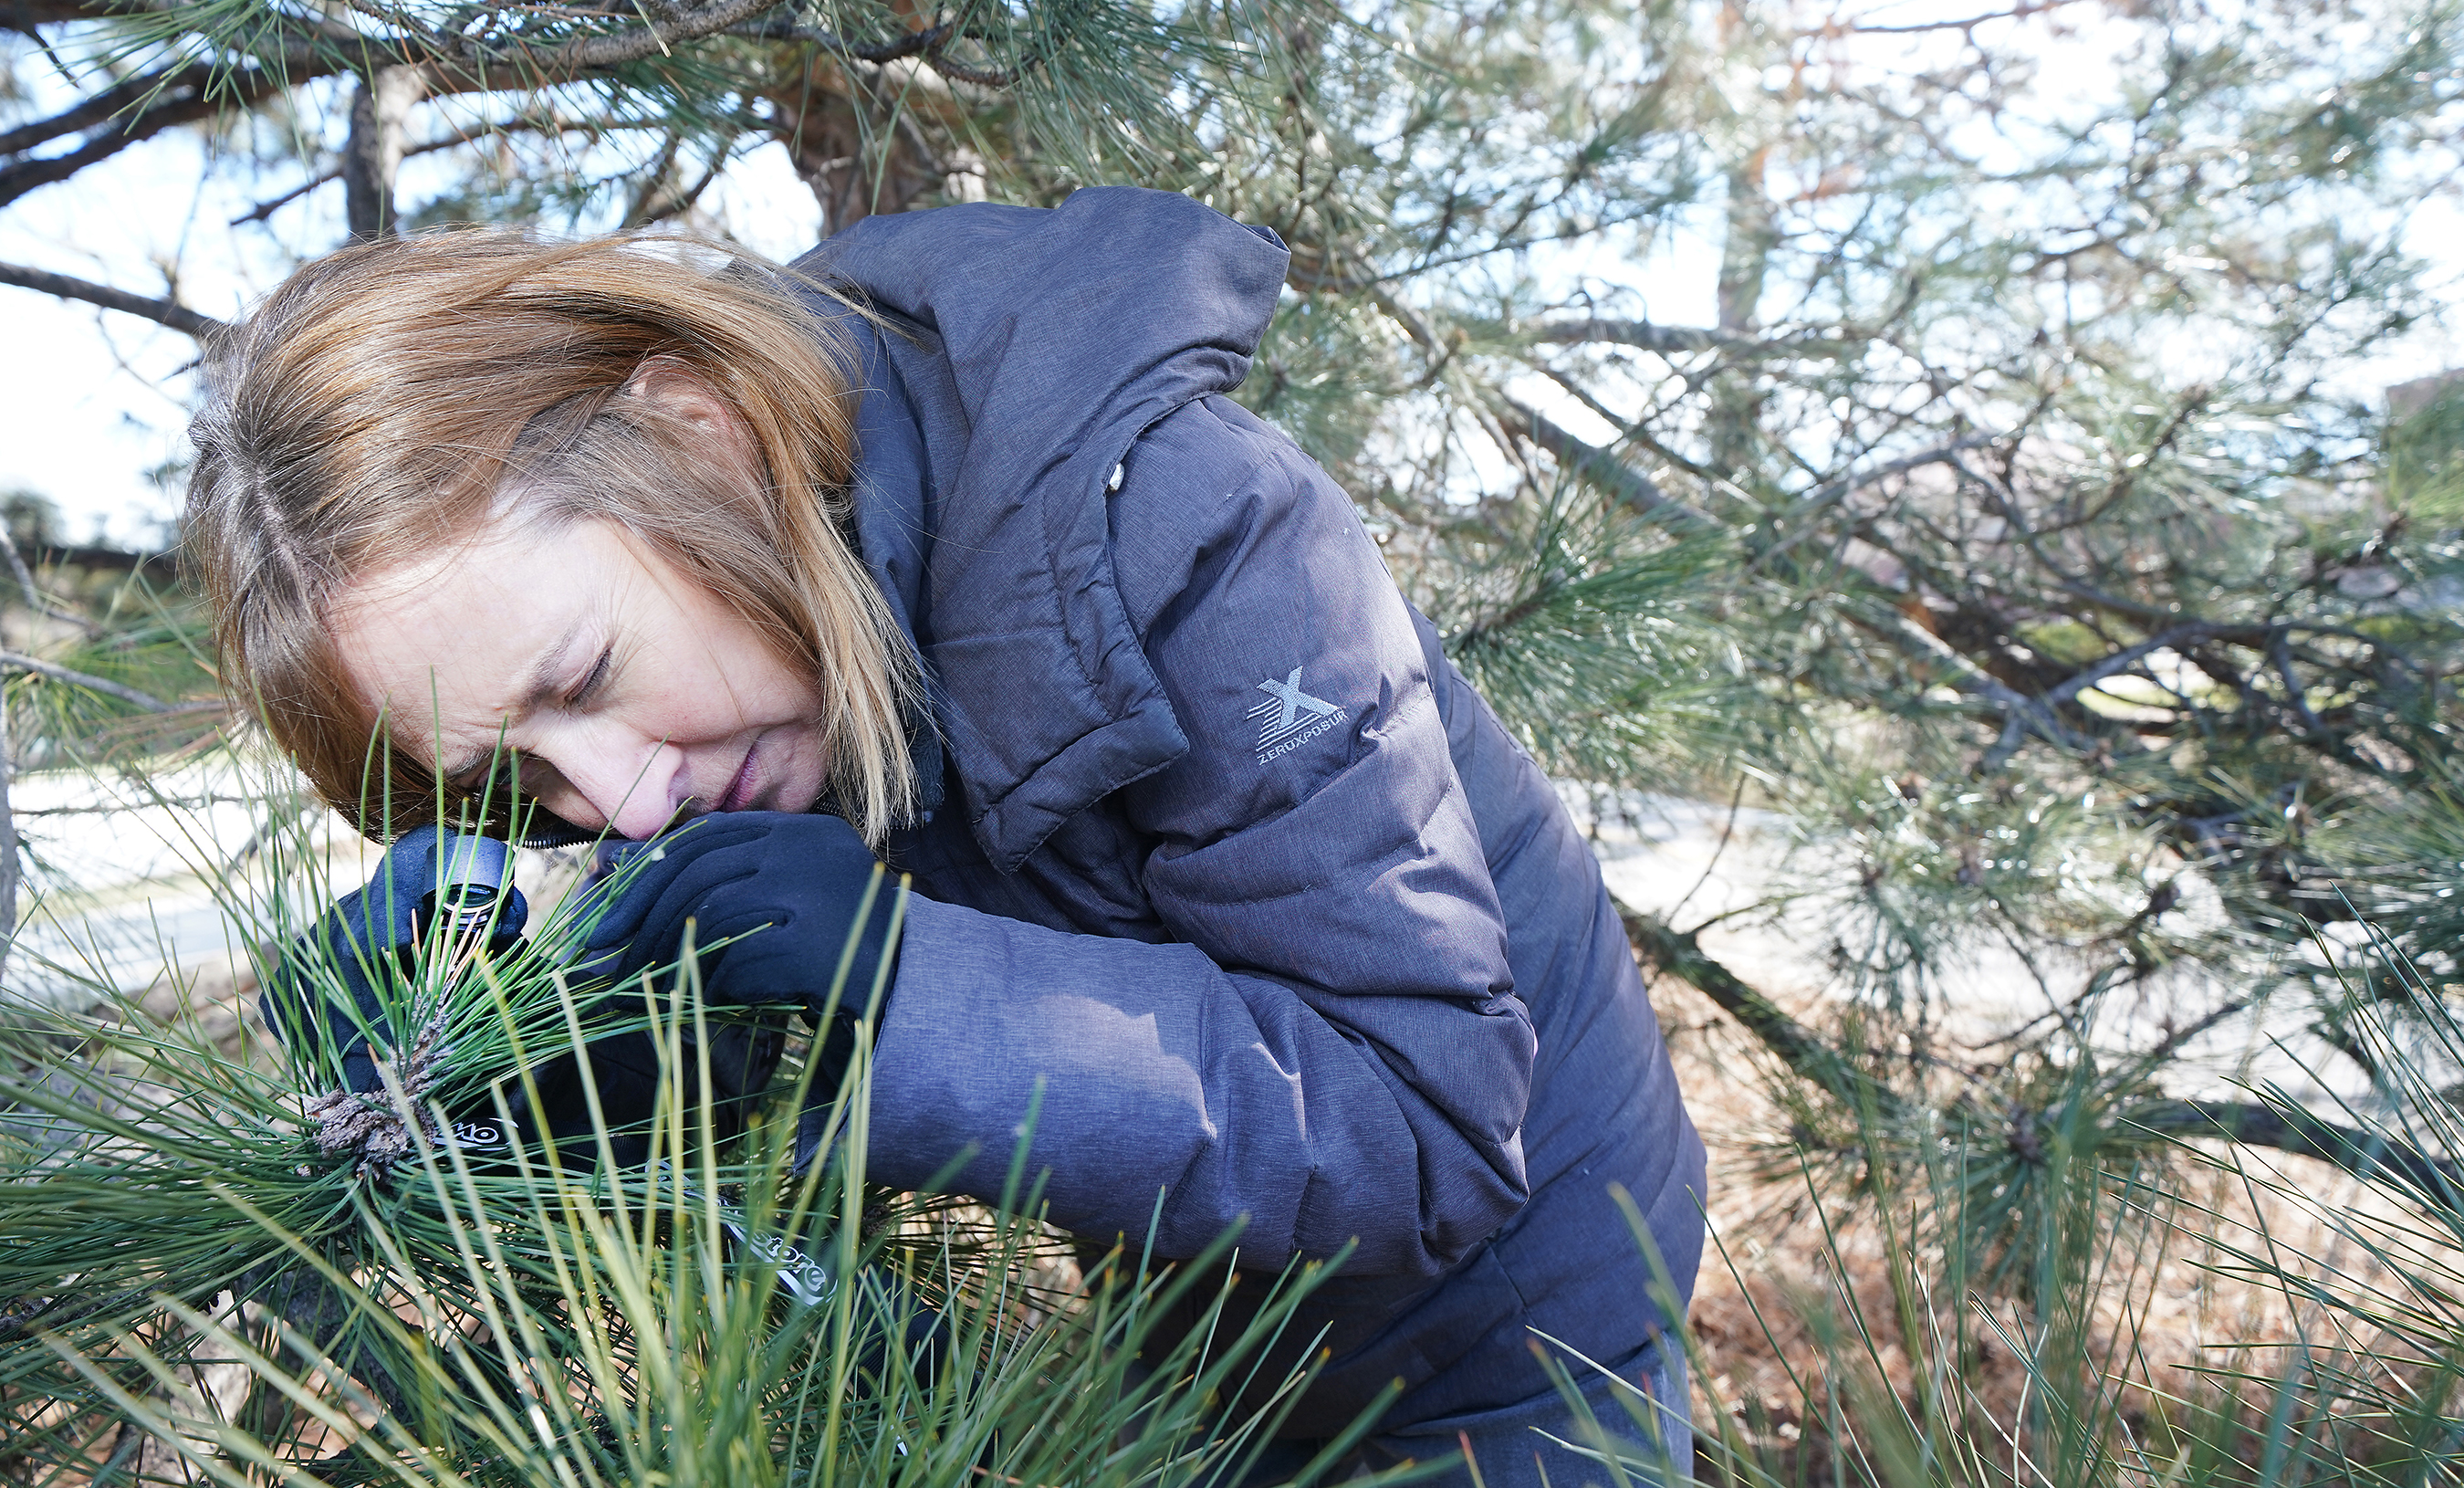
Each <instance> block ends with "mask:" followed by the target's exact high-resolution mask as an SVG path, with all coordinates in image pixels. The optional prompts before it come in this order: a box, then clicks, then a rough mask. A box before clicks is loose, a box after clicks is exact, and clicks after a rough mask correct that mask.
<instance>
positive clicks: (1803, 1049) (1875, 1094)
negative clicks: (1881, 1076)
mask: <svg viewBox="0 0 2464 1488" xmlns="http://www.w3.org/2000/svg"><path fill="white" fill-rule="evenodd" d="M1609 901H1610V902H1611V903H1613V904H1615V905H1616V906H1617V921H1618V922H1619V923H1621V924H1623V925H1624V926H1625V936H1626V940H1627V941H1628V942H1630V943H1631V944H1633V946H1634V949H1635V954H1637V955H1639V956H1640V957H1642V958H1643V959H1644V960H1646V961H1648V962H1650V963H1651V964H1652V965H1653V966H1657V967H1659V968H1660V969H1661V971H1663V972H1665V973H1667V974H1668V975H1670V976H1673V977H1675V978H1677V979H1678V980H1679V981H1681V982H1683V983H1684V984H1685V985H1686V986H1688V987H1691V988H1694V989H1695V990H1696V991H1699V992H1701V993H1702V994H1703V995H1704V996H1705V997H1708V998H1710V999H1711V1001H1712V1002H1714V1003H1716V1004H1718V1005H1719V1008H1720V1011H1723V1012H1726V1013H1727V1015H1728V1016H1730V1017H1732V1018H1734V1019H1736V1020H1737V1023H1738V1026H1740V1027H1742V1028H1743V1029H1744V1030H1745V1031H1746V1032H1747V1033H1751V1034H1753V1035H1754V1036H1755V1037H1756V1038H1758V1039H1760V1040H1762V1043H1763V1047H1764V1048H1766V1049H1769V1050H1770V1051H1771V1053H1772V1054H1775V1055H1778V1056H1779V1060H1780V1062H1781V1063H1782V1064H1785V1065H1787V1066H1788V1067H1789V1069H1791V1070H1792V1071H1793V1072H1795V1074H1796V1075H1797V1076H1798V1077H1800V1078H1802V1079H1805V1080H1808V1081H1810V1082H1811V1083H1813V1084H1815V1085H1816V1086H1818V1087H1820V1088H1821V1090H1822V1091H1823V1093H1824V1094H1826V1095H1828V1096H1830V1097H1831V1098H1832V1099H1835V1100H1837V1101H1839V1102H1841V1103H1842V1104H1845V1105H1849V1106H1864V1105H1868V1104H1870V1105H1871V1106H1873V1108H1874V1109H1876V1110H1877V1111H1879V1112H1881V1114H1883V1115H1885V1116H1898V1115H1902V1114H1904V1113H1905V1111H1906V1109H1907V1101H1906V1100H1905V1099H1903V1097H1902V1096H1901V1095H1900V1094H1899V1092H1897V1091H1895V1090H1892V1089H1890V1088H1889V1087H1887V1086H1885V1085H1883V1084H1882V1083H1881V1081H1880V1080H1877V1079H1875V1078H1874V1077H1872V1076H1870V1075H1867V1074H1866V1073H1864V1072H1863V1071H1862V1070H1859V1069H1858V1068H1857V1067H1856V1066H1855V1065H1854V1064H1852V1063H1850V1062H1849V1060H1848V1059H1847V1057H1846V1056H1845V1055H1841V1054H1840V1053H1839V1051H1837V1049H1834V1048H1832V1047H1831V1044H1830V1042H1829V1041H1828V1040H1826V1039H1824V1038H1823V1036H1822V1035H1821V1034H1819V1033H1815V1031H1814V1030H1812V1029H1810V1028H1807V1027H1806V1026H1805V1025H1804V1024H1802V1023H1799V1022H1797V1021H1796V1020H1795V1019H1794V1018H1792V1017H1790V1016H1789V1015H1788V1014H1787V1013H1786V1012H1784V1011H1781V1010H1780V1007H1779V1005H1778V1004H1777V1003H1774V1002H1772V1001H1771V999H1770V998H1768V997H1765V996H1764V995H1763V994H1762V993H1760V992H1758V991H1755V990H1754V989H1753V988H1750V987H1748V986H1747V985H1746V984H1745V983H1744V982H1743V981H1742V980H1740V979H1739V978H1738V976H1737V974H1736V973H1735V972H1733V971H1730V970H1729V969H1728V968H1727V966H1722V965H1721V964H1720V963H1718V962H1717V961H1714V960H1712V959H1711V958H1710V957H1709V956H1707V955H1705V954H1704V951H1703V945H1702V943H1701V942H1700V941H1699V940H1697V939H1696V938H1695V936H1694V934H1693V932H1691V931H1686V930H1680V929H1678V928H1677V927H1676V926H1674V925H1671V924H1670V923H1669V922H1667V921H1665V920H1662V919H1661V918H1660V917H1659V916H1658V915H1653V914H1647V913H1645V912H1644V911H1642V910H1639V909H1637V908H1635V907H1634V906H1633V905H1631V904H1628V903H1627V902H1626V901H1625V900H1623V899H1618V898H1617V897H1616V896H1615V895H1611V896H1610V897H1609Z"/></svg>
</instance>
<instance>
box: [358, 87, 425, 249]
mask: <svg viewBox="0 0 2464 1488" xmlns="http://www.w3.org/2000/svg"><path fill="white" fill-rule="evenodd" d="M425 92H426V87H425V84H423V82H422V81H421V79H420V75H419V71H418V70H417V69H416V68H410V67H386V68H380V69H379V70H378V71H377V72H376V73H374V74H373V75H371V76H369V77H366V78H361V79H360V81H359V83H358V84H357V85H356V86H355V87H353V88H352V89H351V133H350V138H349V139H348V140H346V141H345V142H344V143H343V144H342V211H343V214H344V216H345V217H346V218H347V219H348V221H349V223H350V230H351V240H352V241H353V242H358V243H372V242H374V241H376V240H377V239H378V238H381V237H391V236H393V235H394V233H395V232H396V231H397V227H398V223H397V219H396V214H395V211H394V200H393V184H394V176H395V175H396V174H397V173H398V172H399V171H400V170H401V169H402V150H403V144H402V131H403V125H404V124H405V123H406V122H407V121H408V120H409V118H410V110H411V108H412V106H413V105H414V104H416V103H418V102H419V100H420V98H421V96H422V95H423V94H424V93H425Z"/></svg>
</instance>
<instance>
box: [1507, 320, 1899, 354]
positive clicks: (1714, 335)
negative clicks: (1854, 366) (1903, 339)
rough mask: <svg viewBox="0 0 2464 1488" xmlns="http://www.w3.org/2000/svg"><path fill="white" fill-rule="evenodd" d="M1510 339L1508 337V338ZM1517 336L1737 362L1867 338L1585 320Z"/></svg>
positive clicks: (1825, 350) (1839, 349) (1844, 346)
mask: <svg viewBox="0 0 2464 1488" xmlns="http://www.w3.org/2000/svg"><path fill="white" fill-rule="evenodd" d="M1508 334H1511V333H1508ZM1522 334H1523V335H1524V336H1526V337H1528V338H1529V340H1531V341H1533V342H1537V343H1542V344H1550V345H1558V346H1580V345H1596V344H1609V345H1618V346H1633V347H1635V348H1636V349H1638V350H1641V351H1656V352H1659V353H1661V354H1662V355H1679V354H1683V353H1685V352H1689V351H1717V352H1720V353H1722V354H1724V355H1727V356H1731V357H1738V358H1762V357H1836V356H1839V355H1841V354H1843V353H1846V352H1851V351H1855V350H1857V349H1858V348H1859V347H1861V346H1863V345H1865V344H1866V341H1867V339H1868V338H1863V337H1855V338H1842V337H1837V336H1735V335H1730V334H1728V333H1727V332H1724V331H1715V330H1707V329H1705V328H1703V327H1701V326H1694V325H1659V324H1654V323H1653V322H1649V321H1624V320H1612V319H1607V318H1603V317H1587V318H1585V319H1582V320H1578V321H1543V322H1540V323H1538V324H1537V325H1531V326H1526V327H1524V328H1523V331H1522Z"/></svg>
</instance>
